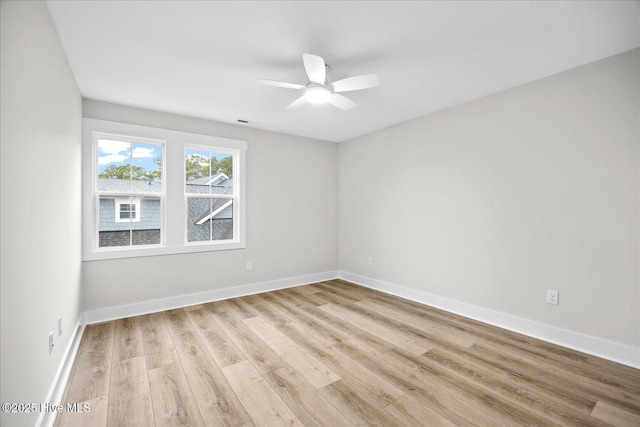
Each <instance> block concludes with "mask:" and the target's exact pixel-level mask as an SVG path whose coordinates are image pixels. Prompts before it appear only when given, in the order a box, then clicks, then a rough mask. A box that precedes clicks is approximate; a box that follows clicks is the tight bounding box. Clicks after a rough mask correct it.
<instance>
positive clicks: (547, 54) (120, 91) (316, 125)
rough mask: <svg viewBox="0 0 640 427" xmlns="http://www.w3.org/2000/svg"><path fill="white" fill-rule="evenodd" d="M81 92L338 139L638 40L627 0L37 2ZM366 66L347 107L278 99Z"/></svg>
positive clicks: (638, 14)
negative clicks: (373, 83)
mask: <svg viewBox="0 0 640 427" xmlns="http://www.w3.org/2000/svg"><path fill="white" fill-rule="evenodd" d="M47 4H48V6H49V9H50V11H51V14H52V16H53V20H54V22H55V25H56V28H57V29H58V32H59V34H60V38H61V40H62V44H63V46H64V48H65V51H66V53H67V56H68V57H69V62H70V64H71V68H72V69H73V72H74V74H75V77H76V79H77V82H78V86H79V87H80V91H81V93H82V95H83V96H84V97H86V98H91V99H97V100H103V101H109V102H114V103H119V104H125V105H132V106H138V107H144V108H149V109H154V110H159V111H167V112H172V113H179V114H184V115H189V116H194V117H202V118H207V119H211V120H216V121H222V122H229V123H236V124H238V123H237V120H238V119H244V120H248V121H249V124H247V125H243V126H250V127H256V128H260V129H268V130H274V131H279V132H284V133H289V134H294V135H301V136H307V137H313V138H319V139H324V140H329V141H343V140H346V139H349V138H353V137H356V136H359V135H362V134H366V133H369V132H372V131H375V130H378V129H381V128H384V127H387V126H390V125H393V124H396V123H399V122H403V121H406V120H409V119H412V118H415V117H419V116H422V115H425V114H428V113H432V112H435V111H438V110H442V109H444V108H447V107H451V106H453V105H456V104H460V103H463V102H466V101H469V100H472V99H476V98H479V97H482V96H485V95H488V94H491V93H495V92H498V91H501V90H504V89H507V88H510V87H513V86H516V85H520V84H523V83H526V82H530V81H533V80H536V79H540V78H542V77H545V76H548V75H551V74H554V73H558V72H560V71H563V70H567V69H569V68H573V67H577V66H580V65H583V64H586V63H589V62H593V61H595V60H598V59H601V58H605V57H608V56H611V55H614V54H617V53H620V52H624V51H626V50H629V49H633V48H636V47H638V46H640V33H639V31H640V2H639V1H589V2H587V1H511V2H509V1H468V2H465V1H456V2H451V1H428V2H427V1H424V2H419V1H411V2H399V1H393V2H392V1H389V2H381V1H375V2H369V1H355V2H347V1H316V2H293V1H287V2H271V1H252V2H243V1H233V2H231V1H229V2H218V1H215V2H214V1H198V2H196V1H53V0H51V1H48V2H47ZM303 53H313V54H316V55H320V56H322V57H324V58H325V60H326V62H327V63H328V64H329V66H330V69H329V75H328V76H329V79H330V80H338V79H341V78H345V77H349V76H353V75H359V74H368V73H377V74H378V75H379V77H380V80H381V84H380V86H379V87H376V88H373V89H367V90H363V91H358V92H350V93H348V94H346V95H347V96H348V97H349V98H351V99H353V100H354V101H355V102H357V103H358V106H357V107H356V108H354V109H353V110H351V111H340V110H338V109H336V108H334V107H331V106H329V105H307V106H304V107H302V108H300V109H297V110H287V109H286V108H285V107H286V106H287V105H288V104H289V103H290V102H291V101H293V100H294V99H296V98H297V97H298V96H299V95H300V94H299V93H298V92H296V91H294V90H290V89H282V88H275V87H269V86H263V85H258V84H256V79H257V78H266V79H273V80H281V81H286V82H293V83H301V84H305V83H306V82H307V79H306V76H305V72H304V68H303V65H302V54H303Z"/></svg>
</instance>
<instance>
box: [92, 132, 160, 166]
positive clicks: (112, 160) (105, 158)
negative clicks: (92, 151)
mask: <svg viewBox="0 0 640 427" xmlns="http://www.w3.org/2000/svg"><path fill="white" fill-rule="evenodd" d="M161 153H162V147H161V146H159V145H154V144H140V143H133V144H132V143H130V142H124V141H112V140H107V139H100V140H99V141H98V173H101V172H102V171H104V170H105V168H108V167H109V166H111V165H117V166H120V165H128V164H130V163H131V162H133V164H134V165H135V166H141V167H143V168H144V169H145V170H147V171H152V170H155V169H157V168H158V167H157V165H156V161H155V160H156V158H158V157H160V155H161Z"/></svg>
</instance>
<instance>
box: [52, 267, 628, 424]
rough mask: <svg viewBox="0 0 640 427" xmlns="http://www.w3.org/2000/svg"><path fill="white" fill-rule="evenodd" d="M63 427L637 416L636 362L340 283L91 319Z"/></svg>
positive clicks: (582, 420) (566, 420)
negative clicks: (84, 408)
mask: <svg viewBox="0 0 640 427" xmlns="http://www.w3.org/2000/svg"><path fill="white" fill-rule="evenodd" d="M64 402H72V403H73V402H78V403H80V402H87V403H89V404H90V408H91V411H90V412H85V413H71V412H63V413H61V414H60V415H59V416H58V417H57V419H56V424H57V425H59V426H116V425H123V426H154V425H155V426H158V427H164V426H172V425H194V426H200V425H211V426H221V425H236V426H282V425H291V426H294V425H306V426H330V427H338V426H349V425H380V426H408V425H420V426H427V425H428V426H452V425H459V426H483V427H484V426H516V425H538V426H546V425H562V426H585V425H594V426H597V425H618V426H635V427H637V426H640V371H639V370H637V369H632V368H629V367H625V366H622V365H619V364H616V363H612V362H609V361H605V360H602V359H599V358H596V357H593V356H589V355H586V354H583V353H579V352H576V351H573V350H569V349H566V348H562V347H559V346H555V345H552V344H549V343H545V342H543V341H538V340H535V339H533V338H528V337H525V336H522V335H518V334H515V333H512V332H508V331H505V330H502V329H499V328H496V327H492V326H488V325H485V324H482V323H479V322H475V321H471V320H468V319H465V318H463V317H459V316H455V315H452V314H449V313H446V312H443V311H440V310H436V309H433V308H430V307H426V306H423V305H420V304H417V303H414V302H410V301H407V300H403V299H400V298H396V297H393V296H389V295H386V294H382V293H379V292H376V291H372V290H369V289H366V288H362V287H359V286H356V285H353V284H349V283H347V282H344V281H340V280H335V281H329V282H323V283H317V284H313V285H308V286H301V287H297V288H291V289H286V290H280V291H276V292H269V293H265V294H260V295H254V296H247V297H243V298H236V299H232V300H226V301H219V302H213V303H209V304H203V305H198V306H193V307H188V308H184V309H179V310H171V311H166V312H162V313H156V314H150V315H146V316H139V317H133V318H128V319H122V320H117V321H113V322H107V323H100V324H95V325H90V326H87V328H86V330H85V333H84V336H83V338H82V341H81V344H80V349H79V351H78V355H77V358H76V361H75V364H74V367H73V371H72V373H71V377H70V380H69V383H68V385H67V388H66V391H65V396H64Z"/></svg>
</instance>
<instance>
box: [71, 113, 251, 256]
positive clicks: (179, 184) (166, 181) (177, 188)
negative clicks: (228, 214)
mask: <svg viewBox="0 0 640 427" xmlns="http://www.w3.org/2000/svg"><path fill="white" fill-rule="evenodd" d="M82 127H83V129H82V133H83V142H82V144H83V145H82V148H83V149H82V165H83V167H82V182H83V185H82V210H83V212H82V224H83V232H82V259H83V260H85V261H92V260H101V259H116V258H133V257H141V256H156V255H168V254H179V253H191V252H208V251H217V250H231V249H243V248H245V247H246V207H245V206H246V174H245V164H246V150H247V142H246V141H241V140H236V139H230V138H220V137H215V136H210V135H201V134H195V133H187V132H179V131H172V130H168V129H160V128H152V127H147V126H138V125H130V124H125V123H118V122H110V121H105V120H97V119H88V118H84V119H83V122H82ZM94 133H106V134H115V135H120V136H122V137H127V138H130V139H132V140H134V141H144V140H154V141H164V150H163V155H164V157H163V167H164V171H163V173H164V175H163V177H162V184H163V197H162V207H161V209H162V242H161V244H160V245H153V246H133V247H132V246H128V247H113V248H98V247H97V242H98V221H97V215H98V212H97V210H98V207H97V203H96V199H95V197H96V194H95V192H94V189H95V179H96V177H97V172H96V171H97V153H96V152H95V150H96V148H95V144H94V143H93V140H94ZM194 145H196V146H205V147H210V148H214V149H220V150H224V149H227V150H230V151H236V152H237V153H238V154H237V156H238V158H237V161H236V162H235V163H236V164H234V186H235V188H234V190H235V193H234V194H237V197H236V198H235V199H234V200H235V203H234V228H235V230H234V238H233V239H232V240H223V241H211V242H204V243H199V244H197V245H193V244H189V245H187V244H185V242H186V226H185V225H186V219H187V217H186V214H187V212H186V208H185V203H186V197H185V195H184V194H185V192H184V173H185V163H184V151H185V147H189V146H194ZM236 205H237V206H236ZM191 243H193V242H191Z"/></svg>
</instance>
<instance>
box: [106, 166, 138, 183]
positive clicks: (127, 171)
mask: <svg viewBox="0 0 640 427" xmlns="http://www.w3.org/2000/svg"><path fill="white" fill-rule="evenodd" d="M98 178H108V179H133V180H146V179H149V178H150V176H149V173H148V172H147V171H146V170H145V169H144V168H143V167H141V166H131V165H111V166H109V167H108V168H106V169H105V170H103V171H102V173H99V174H98Z"/></svg>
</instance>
